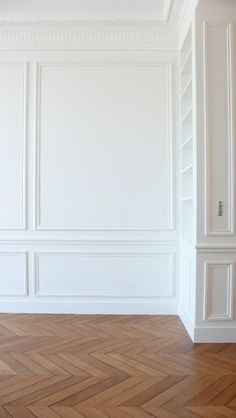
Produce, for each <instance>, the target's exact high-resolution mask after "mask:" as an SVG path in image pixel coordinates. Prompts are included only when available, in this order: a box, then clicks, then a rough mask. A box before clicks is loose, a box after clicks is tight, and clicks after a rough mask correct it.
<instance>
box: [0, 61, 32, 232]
mask: <svg viewBox="0 0 236 418" xmlns="http://www.w3.org/2000/svg"><path fill="white" fill-rule="evenodd" d="M0 92H1V94H0V115H1V117H0V196H1V202H2V203H1V205H0V229H23V228H24V227H25V118H26V97H25V96H26V66H25V65H24V64H20V63H19V64H18V63H9V64H8V63H0Z"/></svg>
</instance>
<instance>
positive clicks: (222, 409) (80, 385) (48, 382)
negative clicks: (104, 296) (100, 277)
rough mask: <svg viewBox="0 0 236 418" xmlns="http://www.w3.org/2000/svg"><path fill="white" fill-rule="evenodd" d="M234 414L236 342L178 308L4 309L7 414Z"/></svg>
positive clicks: (72, 417)
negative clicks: (188, 320)
mask: <svg viewBox="0 0 236 418" xmlns="http://www.w3.org/2000/svg"><path fill="white" fill-rule="evenodd" d="M7 417H14V418H33V417H38V418H56V417H59V418H131V417H134V418H151V417H156V418H199V417H203V418H235V417H236V344H192V343H191V341H190V339H189V337H188V336H187V333H186V331H185V329H184V328H183V325H182V324H181V322H180V320H179V319H178V318H177V317H174V316H172V317H170V316H169V317H163V316H108V315H107V316H102V315H100V316H88V315H84V316H78V315H29V314H26V315H15V314H14V315H13V314H1V315H0V418H7Z"/></svg>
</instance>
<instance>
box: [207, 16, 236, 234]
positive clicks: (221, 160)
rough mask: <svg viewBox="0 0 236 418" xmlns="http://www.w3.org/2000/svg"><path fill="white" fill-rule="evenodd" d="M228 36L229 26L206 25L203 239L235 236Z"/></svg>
mask: <svg viewBox="0 0 236 418" xmlns="http://www.w3.org/2000/svg"><path fill="white" fill-rule="evenodd" d="M231 32H232V29H231V25H230V24H225V23H206V24H205V98H206V103H205V128H206V132H205V133H206V160H205V171H206V186H205V190H206V235H222V234H223V235H232V234H233V233H234V212H235V208H234V183H235V182H234V165H235V158H234V152H233V150H234V144H233V141H234V137H233V124H234V112H233V99H232V94H233V75H232V68H233V67H232V66H233V62H232V33H231ZM220 202H222V207H223V211H222V213H221V214H220V213H219V205H220V204H221V203H220Z"/></svg>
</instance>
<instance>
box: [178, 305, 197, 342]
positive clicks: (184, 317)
mask: <svg viewBox="0 0 236 418" xmlns="http://www.w3.org/2000/svg"><path fill="white" fill-rule="evenodd" d="M179 317H180V319H181V321H182V322H183V325H184V327H185V329H186V331H187V333H188V334H189V336H190V338H191V340H192V341H193V342H194V324H193V322H192V319H191V318H190V316H189V314H188V313H187V311H186V310H185V309H184V307H183V306H180V307H179Z"/></svg>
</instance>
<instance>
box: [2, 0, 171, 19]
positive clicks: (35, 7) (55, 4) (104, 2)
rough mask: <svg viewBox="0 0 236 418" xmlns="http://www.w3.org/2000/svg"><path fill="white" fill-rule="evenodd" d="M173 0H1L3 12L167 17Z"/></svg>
mask: <svg viewBox="0 0 236 418" xmlns="http://www.w3.org/2000/svg"><path fill="white" fill-rule="evenodd" d="M172 2H173V0H0V14H2V13H3V14H8V13H10V14H11V13H17V14H18V13H24V14H25V13H30V14H32V13H57V14H58V13H76V14H81V15H88V16H89V15H93V16H99V15H100V16H103V17H110V16H112V17H133V18H137V17H140V18H142V17H145V16H146V17H151V18H154V19H159V20H167V19H168V16H169V12H170V9H171V5H172Z"/></svg>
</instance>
